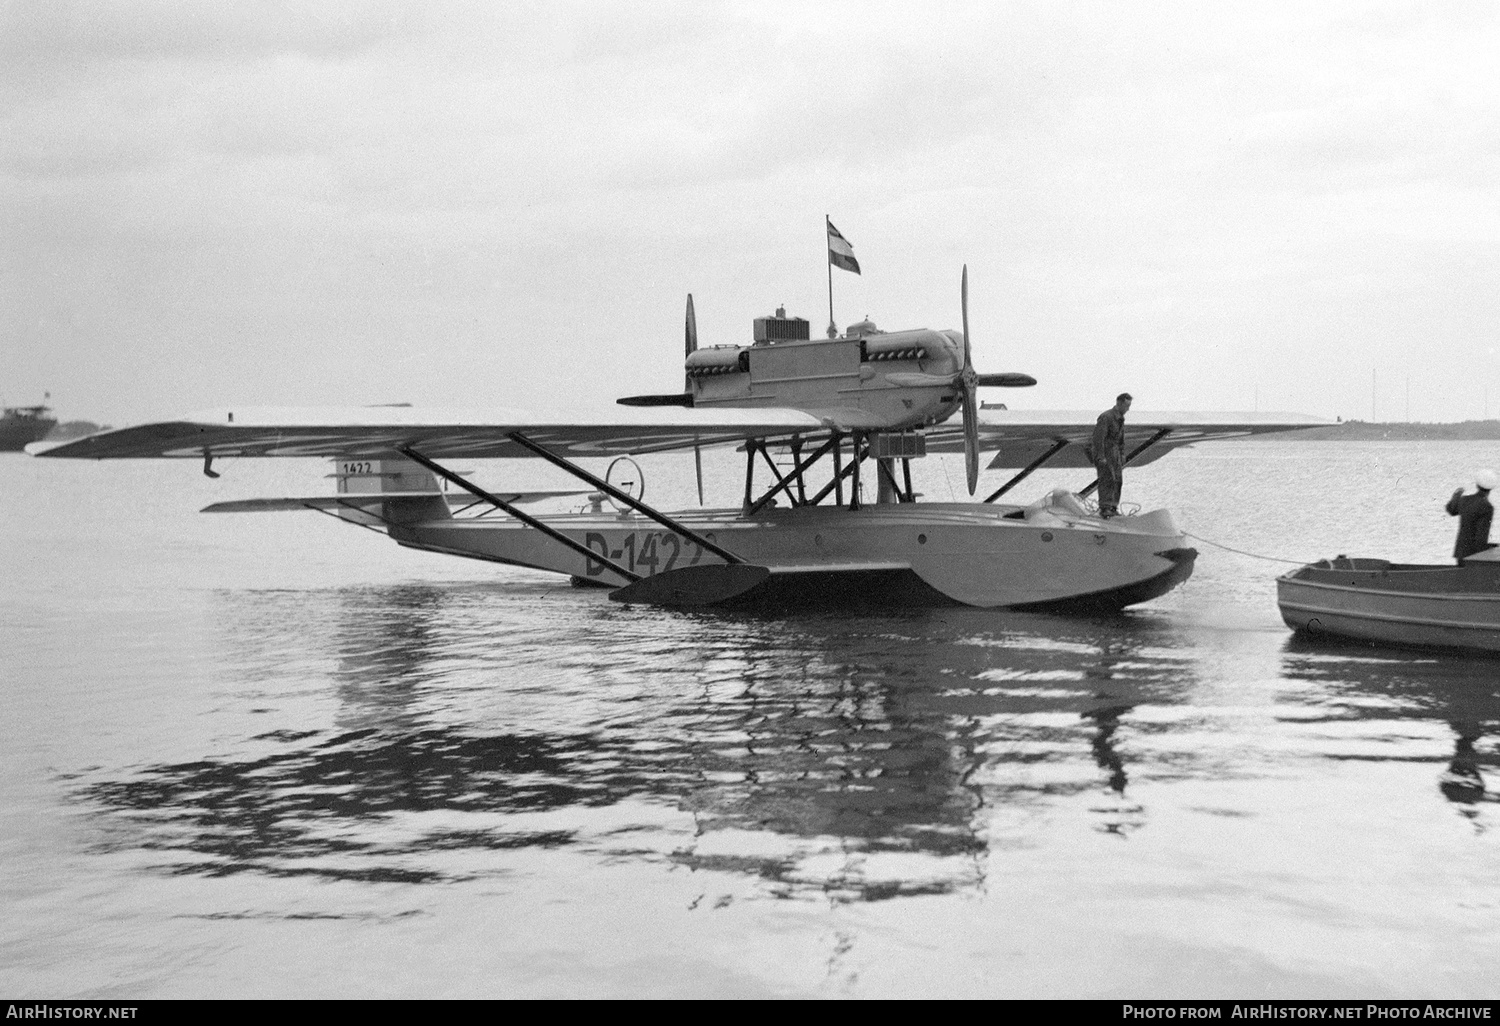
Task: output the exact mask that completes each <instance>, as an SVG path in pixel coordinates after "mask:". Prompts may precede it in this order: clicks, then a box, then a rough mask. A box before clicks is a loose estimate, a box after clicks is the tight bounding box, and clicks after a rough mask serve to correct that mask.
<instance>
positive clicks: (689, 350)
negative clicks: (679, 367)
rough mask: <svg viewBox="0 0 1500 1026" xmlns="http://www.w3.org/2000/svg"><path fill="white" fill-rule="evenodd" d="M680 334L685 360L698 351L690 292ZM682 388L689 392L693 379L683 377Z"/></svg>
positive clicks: (695, 322)
mask: <svg viewBox="0 0 1500 1026" xmlns="http://www.w3.org/2000/svg"><path fill="white" fill-rule="evenodd" d="M682 336H683V348H684V349H685V350H686V352H684V353H683V359H684V360H685V359H687V357H689V356H692V355H693V354H694V353H695V352H697V351H698V317H697V315H696V314H694V313H693V294H692V293H691V292H689V293H688V302H687V317H686V318H684V320H683V325H682ZM682 389H683V391H684V392H691V391H692V390H693V379H692V378H685V379H684V382H683V386H682Z"/></svg>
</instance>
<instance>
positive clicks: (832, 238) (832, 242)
mask: <svg viewBox="0 0 1500 1026" xmlns="http://www.w3.org/2000/svg"><path fill="white" fill-rule="evenodd" d="M828 262H829V263H830V264H832V265H833V266H834V267H840V268H843V269H844V270H846V271H853V272H854V273H855V274H858V273H859V261H858V260H856V259H854V247H853V246H851V245H849V240H848V239H846V238H844V237H843V236H842V235H840V234H839V230H838V229H837V228H835V227H834V226H833V222H832V221H829V222H828Z"/></svg>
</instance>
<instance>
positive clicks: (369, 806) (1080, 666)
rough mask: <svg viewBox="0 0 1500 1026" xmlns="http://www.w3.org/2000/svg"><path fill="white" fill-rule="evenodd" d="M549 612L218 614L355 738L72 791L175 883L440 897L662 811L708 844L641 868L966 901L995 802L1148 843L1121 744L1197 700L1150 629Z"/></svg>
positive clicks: (387, 603)
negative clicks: (1062, 815) (251, 881)
mask: <svg viewBox="0 0 1500 1026" xmlns="http://www.w3.org/2000/svg"><path fill="white" fill-rule="evenodd" d="M552 597H553V598H554V599H556V601H555V603H554V604H555V605H557V606H558V607H559V608H557V609H555V610H543V611H541V612H538V609H537V607H536V604H535V603H530V604H528V603H525V602H518V601H516V600H515V598H514V597H511V596H507V595H506V593H505V591H503V590H500V589H489V588H485V587H480V586H475V587H448V588H432V587H420V586H416V587H413V586H403V587H395V588H385V589H363V590H347V591H337V592H324V593H304V594H301V595H297V596H291V595H288V594H287V593H253V594H244V593H237V594H228V595H225V596H224V601H225V603H226V608H225V618H224V619H225V623H226V632H227V634H228V636H229V638H230V640H231V643H232V645H233V646H234V647H235V648H236V649H237V650H238V652H239V654H240V657H241V660H242V663H243V665H244V667H245V670H246V674H247V677H248V678H249V679H250V680H252V681H254V682H256V683H257V684H259V685H260V686H262V687H263V688H264V687H271V686H273V685H274V678H275V675H276V672H277V669H276V668H277V666H278V663H277V659H278V658H280V659H281V660H282V661H281V662H280V664H279V666H280V672H281V673H282V674H284V675H285V674H291V675H293V676H296V675H300V678H299V679H297V680H294V681H287V680H283V681H282V682H281V683H282V687H283V689H284V690H286V691H292V692H295V691H297V690H299V689H306V688H307V687H310V686H311V687H317V688H322V689H331V691H332V692H333V694H334V695H335V696H336V699H337V711H336V713H335V722H336V724H337V727H338V729H337V730H336V731H326V730H319V729H307V730H298V729H278V730H274V731H269V732H265V733H261V734H258V735H255V736H253V737H250V738H247V739H246V741H245V743H244V744H243V745H240V746H235V747H238V748H241V749H243V750H241V751H231V752H229V753H227V754H222V755H219V756H215V757H212V758H203V759H200V760H195V761H193V762H188V763H182V764H176V765H160V766H151V767H147V768H146V769H144V770H142V771H140V772H138V773H135V774H133V775H131V776H130V777H128V778H125V779H111V780H97V781H93V782H90V783H88V784H87V785H86V786H84V788H83V793H84V794H85V795H86V796H87V797H88V798H89V799H92V800H93V801H95V802H98V803H100V804H101V805H102V806H104V807H105V808H106V809H108V810H113V811H116V812H119V811H128V812H130V813H132V814H133V817H135V822H136V824H137V826H138V827H139V829H140V830H141V831H142V833H141V835H140V836H136V837H133V838H132V839H130V840H128V841H127V840H125V839H123V838H120V837H118V836H116V839H115V840H114V841H112V842H110V843H114V844H121V845H139V846H143V847H145V848H146V849H148V850H150V851H152V852H153V853H155V854H156V855H157V856H159V857H160V858H162V859H164V860H165V861H164V863H163V864H164V865H165V866H166V867H169V868H170V870H171V871H172V872H175V873H197V874H210V875H222V874H229V873H243V872H259V873H267V874H273V875H304V874H312V875H318V876H326V877H330V878H341V879H361V880H405V881H425V880H438V879H449V878H454V877H455V876H456V875H457V876H462V875H466V874H483V873H484V872H486V867H485V865H484V863H483V861H482V860H474V859H468V860H463V861H460V862H458V863H455V862H454V861H453V860H452V859H450V858H442V859H437V858H434V857H433V856H434V855H435V853H440V852H445V853H452V852H454V851H462V852H466V853H468V854H469V855H474V854H476V853H482V852H485V851H493V850H496V849H508V848H520V847H527V846H543V847H552V846H560V845H584V846H591V847H595V848H598V849H599V850H600V851H601V852H604V853H606V854H607V853H609V852H611V851H614V852H615V853H616V854H618V852H619V851H623V850H625V849H622V848H620V847H619V846H620V844H621V843H622V842H621V839H620V838H618V837H610V836H605V835H604V834H602V833H600V832H598V831H595V830H593V828H591V826H590V822H589V816H588V815H587V812H588V810H590V809H597V808H601V807H610V806H617V805H621V804H627V803H637V804H639V803H645V804H647V805H651V806H658V807H661V806H664V807H667V808H669V809H670V810H673V811H675V812H676V813H679V814H685V815H687V816H690V817H691V822H692V829H691V835H690V836H689V837H687V838H684V837H682V836H678V835H675V834H673V835H671V836H663V837H661V838H656V839H655V841H657V842H667V843H664V844H663V843H656V844H654V845H653V839H652V838H651V837H649V836H646V837H643V836H642V834H645V835H649V834H651V833H652V831H651V830H649V829H632V830H630V831H627V833H628V834H629V835H630V838H629V850H630V851H631V852H633V853H634V856H635V857H642V858H660V859H662V860H664V861H666V862H670V863H671V864H675V865H680V866H687V867H690V868H694V869H700V868H701V869H716V870H730V871H737V872H742V873H748V874H753V875H754V876H756V877H758V878H760V879H762V880H764V881H765V882H766V884H767V886H768V887H770V888H771V889H772V891H773V892H774V893H777V894H781V895H790V894H793V893H799V892H803V891H806V890H807V889H809V888H812V889H814V890H816V891H817V892H819V893H826V894H828V895H829V896H831V897H832V898H834V899H836V900H838V899H844V898H864V899H874V898H887V897H893V896H896V895H902V894H915V893H934V892H947V891H951V890H954V889H961V888H965V887H971V886H976V885H977V884H978V883H979V882H980V880H981V876H982V873H981V870H980V869H979V868H978V863H977V856H979V855H982V854H983V853H985V852H986V851H987V850H988V846H989V843H990V837H989V832H990V824H989V820H988V816H987V815H986V814H985V812H984V810H985V809H986V807H987V806H990V805H993V804H995V803H1005V804H1007V805H1009V806H1012V807H1023V806H1026V805H1028V804H1037V803H1046V802H1048V801H1051V800H1054V799H1057V798H1059V797H1065V796H1074V795H1094V796H1097V800H1095V801H1093V805H1092V807H1093V808H1094V810H1095V813H1096V814H1097V815H1098V817H1099V825H1098V829H1100V830H1107V831H1113V832H1119V831H1122V830H1124V829H1127V828H1135V827H1139V826H1140V825H1142V823H1143V822H1144V818H1143V815H1142V810H1141V809H1140V808H1139V807H1133V806H1129V805H1128V804H1126V803H1124V802H1123V799H1124V798H1125V794H1126V788H1127V782H1128V780H1129V775H1128V772H1127V763H1128V755H1127V754H1126V749H1125V748H1124V747H1122V745H1121V743H1120V735H1121V732H1122V728H1123V727H1124V725H1125V724H1126V723H1128V720H1129V716H1130V713H1131V710H1132V709H1133V708H1134V707H1135V706H1137V705H1138V704H1140V703H1150V704H1153V705H1161V704H1173V703H1180V702H1182V701H1183V700H1184V695H1185V694H1186V692H1187V691H1188V690H1189V689H1190V688H1191V686H1192V683H1193V679H1192V675H1191V672H1190V665H1189V664H1188V662H1187V661H1185V660H1184V659H1183V657H1182V654H1181V653H1180V652H1176V651H1174V650H1173V649H1172V647H1171V638H1170V635H1169V634H1168V632H1166V631H1165V629H1164V628H1163V627H1162V626H1161V625H1160V623H1159V622H1157V621H1156V620H1153V619H1152V618H1150V617H1126V616H1120V617H1113V618H1104V619H1097V620H1086V619H1084V620H1080V619H1061V618H1055V617H1048V616H1040V615H1009V616H997V615H996V614H993V613H988V614H986V613H979V612H977V611H965V610H957V611H955V610H943V611H941V612H935V613H927V612H918V613H909V614H897V615H888V616H880V617H869V616H840V615H819V616H808V617H798V618H795V619H787V618H776V617H767V616H756V615H742V616H718V615H713V616H710V615H704V616H693V615H679V614H672V613H665V612H655V613H647V614H646V615H644V616H642V615H640V613H639V612H638V611H625V610H622V609H621V608H620V607H618V606H615V605H613V604H610V603H607V602H602V601H599V600H598V599H597V598H595V597H593V596H591V595H590V594H588V593H563V594H561V595H560V596H558V595H557V594H555V593H554V594H553V596H552ZM289 607H290V608H289ZM304 652H306V653H313V654H310V655H307V656H304V657H300V658H301V661H298V659H297V658H295V657H293V656H291V655H288V653H304ZM318 653H321V656H322V658H321V661H320V656H319V655H318ZM278 654H280V655H279V656H278ZM329 656H331V659H329V658H327V657H329ZM259 696H260V697H258V698H257V699H256V701H257V702H260V703H264V702H265V701H266V698H265V693H264V692H260V693H259ZM257 711H265V710H264V709H261V708H258V709H257ZM1144 729H1152V728H1151V727H1150V726H1147V727H1145V728H1144ZM429 821H431V822H429ZM611 822H613V821H611ZM830 853H836V854H837V855H838V856H839V857H838V858H837V859H835V860H833V861H832V862H830V861H829V860H828V859H827V858H826V856H828V855H829V854H830Z"/></svg>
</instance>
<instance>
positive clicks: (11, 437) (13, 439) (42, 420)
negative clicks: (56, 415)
mask: <svg viewBox="0 0 1500 1026" xmlns="http://www.w3.org/2000/svg"><path fill="white" fill-rule="evenodd" d="M56 426H57V421H56V420H54V419H53V418H51V417H48V416H45V415H39V414H31V413H24V414H23V413H17V412H16V411H14V410H6V411H5V414H4V416H0V452H21V451H23V450H24V449H25V448H26V446H28V445H30V444H31V443H32V442H40V441H41V440H42V439H43V438H46V437H47V433H48V432H50V431H51V430H52V429H53V428H54V427H56Z"/></svg>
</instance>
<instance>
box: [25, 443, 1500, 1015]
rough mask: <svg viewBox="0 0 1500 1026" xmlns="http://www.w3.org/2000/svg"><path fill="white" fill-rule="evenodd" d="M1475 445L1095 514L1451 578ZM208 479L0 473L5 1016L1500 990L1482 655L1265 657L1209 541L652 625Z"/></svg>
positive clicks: (662, 493)
mask: <svg viewBox="0 0 1500 1026" xmlns="http://www.w3.org/2000/svg"><path fill="white" fill-rule="evenodd" d="M1497 457H1500V454H1497V453H1495V452H1494V449H1493V446H1491V445H1490V444H1489V443H1332V442H1330V443H1278V442H1265V443H1221V444H1218V445H1213V446H1206V447H1204V448H1202V449H1199V450H1187V451H1184V452H1180V453H1177V454H1174V455H1172V456H1169V457H1167V458H1166V459H1164V460H1162V461H1160V462H1158V463H1155V464H1152V465H1150V466H1147V467H1144V468H1140V469H1138V470H1134V471H1131V472H1128V473H1127V479H1126V495H1125V498H1126V499H1127V500H1128V501H1136V502H1141V503H1144V504H1146V505H1147V506H1148V507H1155V506H1158V505H1168V506H1170V507H1171V508H1173V509H1174V511H1175V512H1176V513H1177V516H1178V519H1179V522H1180V524H1181V525H1182V526H1183V527H1184V528H1185V529H1186V530H1188V531H1190V532H1194V533H1196V534H1198V535H1200V536H1201V537H1202V538H1205V539H1211V540H1213V541H1216V542H1220V543H1222V544H1226V545H1231V546H1233V547H1234V548H1236V549H1241V550H1244V552H1247V553H1256V554H1258V555H1261V556H1276V557H1280V558H1286V559H1295V560H1302V559H1312V558H1318V557H1322V556H1328V555H1333V554H1336V553H1340V552H1347V553H1349V554H1351V555H1359V554H1364V555H1381V556H1387V557H1391V558H1398V559H1407V560H1421V559H1426V560H1431V561H1442V560H1443V559H1444V558H1445V557H1446V555H1447V552H1448V550H1449V548H1450V546H1451V539H1452V531H1453V526H1454V522H1453V521H1451V520H1450V519H1449V518H1447V517H1446V516H1445V515H1444V514H1443V513H1442V509H1441V507H1442V503H1443V502H1444V501H1445V500H1446V498H1447V496H1448V494H1449V493H1450V492H1451V490H1452V488H1453V487H1455V486H1456V485H1457V484H1459V483H1460V482H1462V481H1463V480H1464V479H1465V475H1467V473H1468V472H1469V471H1470V470H1471V469H1472V468H1473V467H1475V466H1479V465H1484V464H1494V463H1500V458H1497ZM643 462H644V463H646V466H647V473H648V480H649V484H648V494H647V498H648V499H653V498H654V499H656V500H657V501H660V502H662V503H663V504H667V505H670V504H672V503H673V502H678V501H684V500H685V499H686V497H687V495H688V494H689V493H690V492H691V491H692V490H693V486H692V481H691V476H690V472H685V471H684V467H685V466H690V464H685V463H684V462H683V461H682V460H680V459H674V458H665V457H662V458H658V459H656V460H654V461H643ZM919 467H920V471H919V477H918V487H919V489H921V490H924V491H926V492H927V494H928V495H929V496H930V497H932V498H947V497H948V495H949V490H950V489H953V488H955V487H956V483H957V482H958V481H960V480H961V475H962V469H961V466H960V465H959V464H958V463H957V462H956V461H952V460H939V459H929V460H928V461H925V462H924V463H922V464H920V465H919ZM223 469H226V470H227V471H228V472H227V473H226V476H225V478H224V479H223V480H221V481H219V482H211V481H208V480H207V479H205V478H203V477H201V476H200V475H198V474H197V473H196V468H194V467H193V466H191V465H190V464H188V463H128V462H127V463H112V464H85V463H72V462H62V461H56V462H53V461H42V460H32V459H28V458H25V457H9V458H5V459H3V460H0V518H3V519H0V531H3V535H0V579H3V580H4V582H5V585H4V589H3V591H0V615H3V633H0V679H3V692H0V693H3V696H4V701H5V715H4V717H3V720H0V752H3V756H0V799H3V800H0V869H3V872H0V907H3V909H4V915H3V916H0V992H5V993H10V994H26V995H35V996H55V997H93V998H111V997H117V998H145V997H223V996H264V997H269V996H289V997H290V996H328V997H333V996H361V997H364V996H393V997H396V996H413V997H414V996H425V997H435V996H442V997H461V996H479V997H483V996H505V997H518V996H561V995H570V996H657V995H671V996H677V995H695V996H696V995H706V996H758V995H767V996H770V995H785V996H846V995H847V996H870V997H879V996H1018V997H1021V996H1024V997H1031V996H1044V997H1045V996H1073V997H1102V996H1115V997H1142V996H1154V997H1169V996H1206V997H1229V996H1232V997H1248V996H1264V997H1340V996H1347V997H1355V998H1375V997H1413V996H1426V997H1488V998H1493V997H1494V996H1495V995H1496V992H1497V990H1500V988H1497V986H1496V985H1495V983H1494V982H1493V981H1494V979H1495V973H1494V971H1493V966H1494V964H1495V963H1496V959H1497V956H1500V933H1497V930H1496V927H1495V923H1496V921H1497V909H1500V873H1497V872H1496V870H1497V866H1500V841H1497V837H1500V834H1497V832H1496V831H1495V830H1494V829H1492V828H1493V827H1494V826H1495V825H1496V823H1497V811H1500V810H1497V807H1496V804H1495V802H1496V792H1492V791H1490V790H1489V788H1488V784H1489V782H1493V781H1494V780H1495V774H1496V768H1497V762H1500V758H1497V743H1496V732H1497V728H1500V661H1493V660H1482V659H1467V658H1462V657H1453V656H1433V655H1412V654H1403V653H1400V652H1394V651H1381V650H1375V649H1369V648H1358V647H1350V648H1337V647H1332V648H1331V647H1327V646H1322V647H1313V646H1307V645H1304V644H1302V643H1300V642H1297V641H1295V640H1294V639H1292V638H1291V637H1290V635H1289V634H1288V633H1287V631H1286V630H1285V628H1284V627H1283V626H1282V625H1281V623H1280V620H1279V617H1278V615H1277V613H1276V607H1275V589H1274V578H1275V575H1276V574H1277V573H1279V572H1281V571H1282V570H1284V569H1286V568H1287V567H1288V564H1279V563H1272V562H1269V561H1268V560H1265V559H1259V558H1255V557H1254V556H1251V555H1244V554H1239V553H1234V552H1229V551H1226V550H1224V549H1220V548H1216V547H1213V546H1212V545H1209V544H1208V543H1207V542H1199V543H1198V545H1199V548H1200V549H1201V550H1202V553H1203V554H1202V556H1201V558H1200V560H1199V563H1198V569H1197V572H1196V575H1195V576H1194V578H1193V579H1192V580H1191V581H1189V582H1188V583H1187V584H1186V585H1185V586H1183V587H1182V588H1180V589H1179V590H1177V591H1175V592H1173V593H1171V594H1170V595H1168V596H1165V597H1164V598H1162V599H1160V600H1157V601H1156V602H1153V603H1150V604H1147V605H1145V606H1142V607H1137V608H1135V609H1132V610H1129V611H1127V612H1126V613H1124V614H1122V615H1118V616H1108V617H1094V618H1076V617H1074V618H1068V617H1061V616H1051V615H1038V614H1019V613H1008V612H986V611H977V610H966V609H942V610H934V611H919V612H906V613H898V614H891V615H870V614H859V615H853V614H849V615H839V614H807V613H799V614H798V615H796V616H793V617H778V616H774V615H743V614H736V615H723V614H700V613H677V612H667V611H661V610H651V609H639V608H625V607H621V606H618V605H616V604H614V603H611V602H609V601H608V599H607V598H606V597H605V595H604V594H602V593H600V592H595V591H582V590H575V589H571V588H568V587H566V586H565V585H561V584H560V583H559V582H558V581H556V580H555V579H553V578H550V577H546V576H544V575H539V574H534V573H530V572H527V571H520V570H509V569H506V568H502V567H495V566H492V565H489V564H484V563H476V562H469V561H463V560H456V559H450V558H445V557H439V556H433V555H430V554H424V553H416V552H409V551H406V550H403V549H400V548H399V547H397V546H395V545H393V544H391V543H390V542H389V541H387V540H384V539H382V538H379V537H377V536H375V535H372V534H369V533H367V532H363V531H360V530H358V529H356V528H351V527H349V526H347V525H342V524H339V523H336V522H335V521H333V520H332V519H329V518H324V517H319V516H317V515H316V514H312V513H308V514H300V515H294V514H285V515H264V516H256V515H245V516H200V515H198V514H197V513H196V512H194V511H195V510H196V509H197V508H198V507H200V506H202V505H204V504H206V503H207V502H209V501H213V500H215V499H221V498H232V497H249V496H255V495H281V494H316V493H318V492H321V491H323V490H324V489H325V488H326V487H327V482H326V481H324V480H323V479H322V474H323V473H325V471H326V468H325V467H324V466H323V465H321V464H317V463H310V464H307V465H303V464H301V463H300V462H287V463H277V462H274V461H260V462H255V461H241V462H239V463H237V464H230V465H229V466H227V467H226V468H223ZM462 469H470V468H462ZM474 469H477V470H478V472H479V474H480V477H481V479H482V480H487V481H492V482H495V483H497V484H498V483H499V482H501V481H505V482H507V483H514V484H516V485H519V486H528V485H532V486H535V485H543V484H545V485H555V484H557V483H559V482H558V481H557V479H555V478H551V477H546V478H545V480H542V479H540V478H539V479H538V480H524V479H519V478H520V477H521V476H522V475H525V474H536V473H537V472H536V471H535V469H534V468H530V467H529V465H521V466H519V467H514V466H508V465H503V464H494V465H483V466H480V467H478V468H474ZM722 473H723V474H724V476H723V477H722V478H714V479H712V480H711V481H710V491H711V499H712V498H713V496H714V495H718V496H719V497H720V498H721V499H725V500H728V499H732V498H733V497H734V496H735V495H736V494H737V490H738V488H739V486H740V482H739V479H738V467H736V466H729V467H727V468H725V469H723V470H722ZM1077 476H1078V475H1077V472H1074V473H1072V474H1071V475H1069V474H1061V473H1059V474H1056V475H1052V476H1049V475H1047V474H1039V475H1036V478H1035V480H1034V482H1032V481H1029V482H1027V484H1026V485H1025V486H1023V487H1022V488H1021V489H1020V493H1021V497H1022V498H1027V499H1029V498H1031V497H1033V496H1034V495H1036V494H1040V493H1041V492H1042V491H1044V490H1045V489H1047V488H1050V487H1052V486H1053V485H1054V484H1063V483H1071V484H1073V485H1074V486H1076V485H1077V484H1078V483H1079V482H1078V480H1076V478H1077ZM990 477H994V478H995V480H996V481H997V482H998V480H1000V478H999V476H998V474H994V473H992V474H990V475H987V478H986V482H988V480H989V478H990ZM650 489H655V492H654V493H653V492H652V491H651V490H650Z"/></svg>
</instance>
